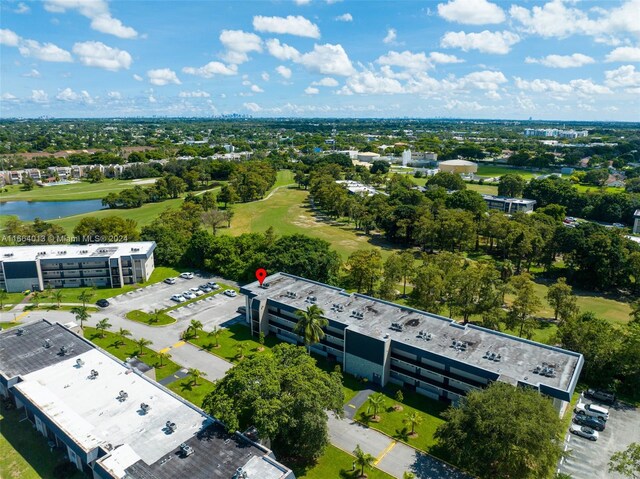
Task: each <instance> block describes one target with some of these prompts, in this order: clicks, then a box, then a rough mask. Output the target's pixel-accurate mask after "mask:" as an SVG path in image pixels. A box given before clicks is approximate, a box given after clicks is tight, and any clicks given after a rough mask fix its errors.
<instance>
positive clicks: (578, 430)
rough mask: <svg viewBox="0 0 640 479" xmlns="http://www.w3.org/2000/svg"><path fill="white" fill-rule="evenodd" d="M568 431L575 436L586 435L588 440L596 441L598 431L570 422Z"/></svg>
mask: <svg viewBox="0 0 640 479" xmlns="http://www.w3.org/2000/svg"><path fill="white" fill-rule="evenodd" d="M569 432H571V434H575V435H576V436H582V437H586V438H587V439H589V440H590V441H597V440H598V436H599V434H598V431H594V430H593V429H591V428H590V427H587V426H580V425H579V424H572V425H571V427H570V428H569Z"/></svg>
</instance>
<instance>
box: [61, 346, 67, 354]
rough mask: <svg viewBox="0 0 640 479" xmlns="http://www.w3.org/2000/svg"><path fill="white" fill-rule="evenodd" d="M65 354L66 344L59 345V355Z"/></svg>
mask: <svg viewBox="0 0 640 479" xmlns="http://www.w3.org/2000/svg"><path fill="white" fill-rule="evenodd" d="M65 354H67V348H66V346H60V356H64V355H65Z"/></svg>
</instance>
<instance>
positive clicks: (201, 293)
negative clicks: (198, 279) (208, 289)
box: [193, 289, 204, 296]
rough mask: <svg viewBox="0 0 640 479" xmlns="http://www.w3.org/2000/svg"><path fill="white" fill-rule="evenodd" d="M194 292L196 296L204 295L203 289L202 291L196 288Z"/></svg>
mask: <svg viewBox="0 0 640 479" xmlns="http://www.w3.org/2000/svg"><path fill="white" fill-rule="evenodd" d="M193 294H195V295H196V296H202V295H203V294H204V293H203V292H202V291H200V290H199V289H196V290H195V291H194V292H193Z"/></svg>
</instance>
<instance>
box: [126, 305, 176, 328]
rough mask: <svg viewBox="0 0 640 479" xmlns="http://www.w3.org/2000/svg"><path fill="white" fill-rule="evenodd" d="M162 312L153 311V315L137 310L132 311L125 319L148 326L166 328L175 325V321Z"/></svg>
mask: <svg viewBox="0 0 640 479" xmlns="http://www.w3.org/2000/svg"><path fill="white" fill-rule="evenodd" d="M164 311H166V310H164V309H163V310H162V311H155V312H153V313H145V312H144V311H140V310H139V309H134V310H133V311H129V312H128V313H127V314H126V318H127V319H130V320H131V321H137V322H139V323H145V324H147V325H149V326H166V325H167V324H171V323H175V322H176V320H175V319H174V318H172V317H171V316H169V315H168V314H166V313H165V312H164Z"/></svg>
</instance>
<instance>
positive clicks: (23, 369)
mask: <svg viewBox="0 0 640 479" xmlns="http://www.w3.org/2000/svg"><path fill="white" fill-rule="evenodd" d="M45 344H49V347H48V348H47V347H45ZM63 346H64V348H65V354H64V355H62V354H61V353H60V348H61V347H63ZM91 349H93V346H92V345H91V344H89V343H88V342H86V341H84V340H83V339H82V338H79V337H78V336H76V335H75V334H73V333H72V332H71V331H69V330H68V329H67V328H65V327H64V326H62V325H60V324H58V323H49V322H47V321H36V322H33V323H29V324H25V325H20V326H19V327H15V328H11V329H6V330H4V331H2V332H0V374H2V375H3V376H5V377H6V378H7V379H10V378H13V377H15V376H24V375H25V374H29V373H32V372H33V371H38V370H40V369H43V368H46V367H48V366H52V365H54V364H57V363H60V362H63V361H67V360H68V359H69V358H75V357H76V356H78V355H80V354H83V353H86V352H87V351H90V350H91Z"/></svg>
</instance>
